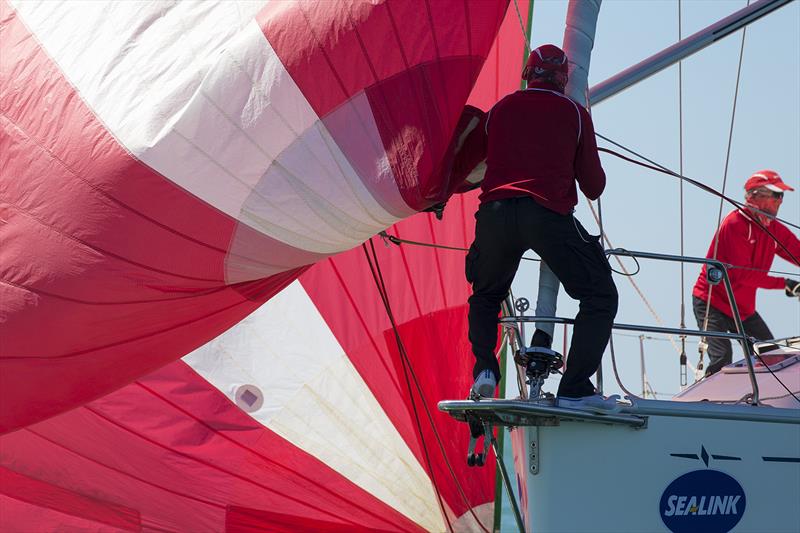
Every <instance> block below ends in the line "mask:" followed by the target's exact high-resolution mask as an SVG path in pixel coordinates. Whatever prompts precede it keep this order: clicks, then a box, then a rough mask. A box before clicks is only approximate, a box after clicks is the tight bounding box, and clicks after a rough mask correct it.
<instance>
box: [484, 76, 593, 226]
mask: <svg viewBox="0 0 800 533" xmlns="http://www.w3.org/2000/svg"><path fill="white" fill-rule="evenodd" d="M552 87H553V86H552V85H549V84H538V85H536V86H535V87H532V88H528V89H525V90H522V91H517V92H515V93H511V94H509V95H507V96H506V97H504V98H503V99H502V100H500V101H499V102H497V104H495V106H494V107H493V108H492V110H491V111H490V112H489V118H488V121H487V127H486V129H487V132H488V135H489V141H488V148H487V157H486V166H487V169H486V177H485V178H484V180H483V183H482V184H481V188H482V189H483V193H482V194H481V196H480V201H481V202H489V201H492V200H499V199H501V198H509V197H511V196H520V195H524V194H529V195H531V196H533V197H534V198H535V199H536V201H537V202H539V203H540V204H542V205H543V206H545V207H547V208H549V209H552V210H553V211H556V212H558V213H561V214H564V215H565V214H567V213H570V212H571V211H572V209H573V208H574V207H575V204H577V203H578V194H577V190H576V187H575V182H576V180H577V183H578V185H580V188H581V191H583V193H584V194H585V195H586V196H588V197H589V198H590V199H592V200H595V199H597V198H598V197H599V196H600V194H601V193H602V192H603V189H604V188H605V185H606V175H605V173H604V172H603V167H602V166H601V165H600V157H599V156H598V153H597V144H596V142H595V138H594V126H593V124H592V118H591V116H589V113H588V112H587V111H586V110H585V109H584V108H583V107H582V106H580V105H578V104H577V103H575V102H574V101H572V100H571V99H569V98H567V97H566V96H564V95H563V94H561V93H559V92H557V91H555V90H552V89H551V88H552Z"/></svg>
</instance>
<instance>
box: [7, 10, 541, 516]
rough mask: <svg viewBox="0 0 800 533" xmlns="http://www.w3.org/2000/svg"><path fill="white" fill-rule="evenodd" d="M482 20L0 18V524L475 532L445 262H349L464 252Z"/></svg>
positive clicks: (36, 14)
mask: <svg viewBox="0 0 800 533" xmlns="http://www.w3.org/2000/svg"><path fill="white" fill-rule="evenodd" d="M520 4H521V6H520V7H521V8H522V9H523V10H524V11H523V13H525V12H527V9H528V6H527V2H521V3H520ZM506 7H507V1H506V0H498V1H486V2H462V1H458V2H456V1H436V2H432V1H427V2H399V1H386V2H355V1H354V2H265V1H254V2H234V1H221V2H199V3H188V2H148V3H145V2H100V1H95V2H53V1H44V2H29V1H12V2H8V1H7V0H0V46H1V47H2V53H1V54H0V79H2V86H0V112H1V114H0V121H1V122H2V127H1V128H0V165H2V166H0V171H2V175H1V176H0V240H1V241H2V248H0V328H1V329H0V332H1V334H2V338H1V339H0V431H2V432H7V434H6V435H5V436H3V437H2V438H0V506H1V507H2V509H3V512H0V529H3V530H10V531H17V530H26V531H27V530H31V529H26V528H31V527H33V530H37V529H36V528H40V529H41V530H48V531H50V530H57V529H63V528H66V529H69V528H73V529H77V530H97V531H105V530H132V531H138V530H169V531H222V530H228V531H246V530H253V531H255V530H264V529H265V528H266V529H268V530H271V531H360V530H364V531H366V530H387V531H396V530H419V529H427V530H433V531H443V530H447V529H451V528H452V529H456V530H458V529H467V530H470V529H473V530H480V529H481V528H480V526H479V525H478V523H477V522H476V517H478V518H480V521H481V522H483V524H484V527H488V526H490V524H491V503H492V501H493V499H494V487H493V480H494V468H493V467H491V466H490V467H487V468H484V469H473V470H474V471H472V472H468V471H467V467H466V464H465V461H464V453H465V450H466V443H467V434H466V431H465V430H464V428H461V427H459V426H458V425H457V424H456V423H455V422H454V421H452V420H448V418H449V417H445V416H444V415H440V414H439V413H438V411H436V409H435V405H436V402H437V401H438V400H440V399H444V398H453V397H460V396H463V395H464V394H465V391H466V390H467V389H468V386H469V382H470V370H469V369H470V368H471V355H470V351H469V346H468V343H467V340H466V298H467V296H468V293H469V288H468V285H467V284H466V281H465V280H464V276H463V253H459V252H457V251H455V252H454V251H451V250H444V249H433V248H422V247H410V246H407V245H403V246H400V247H397V246H394V245H392V246H391V247H385V246H384V245H383V243H381V242H380V241H378V242H376V243H375V256H372V257H371V258H370V260H368V259H367V257H368V256H367V254H366V253H365V252H369V253H370V254H371V247H370V246H367V247H365V248H363V249H362V247H360V246H359V245H360V244H361V243H362V242H364V241H366V240H367V239H370V237H372V236H373V235H375V234H376V233H378V232H379V231H381V230H383V229H385V228H387V227H389V226H391V225H392V224H395V223H397V224H396V225H395V226H393V227H392V228H391V229H390V230H389V232H390V233H392V234H395V235H398V236H399V237H401V238H408V239H412V240H418V241H424V242H428V243H438V244H444V245H447V246H455V247H462V248H463V247H466V246H468V244H469V242H470V241H471V239H472V231H473V224H472V220H471V219H472V213H473V212H474V210H475V207H476V197H475V195H474V194H468V195H464V196H456V197H454V198H453V199H452V200H451V201H450V202H449V204H448V207H447V210H446V212H445V218H444V220H443V221H437V220H435V219H434V218H433V217H432V216H431V215H430V214H419V215H416V216H413V217H411V218H409V219H407V220H403V219H406V217H408V216H409V215H412V214H414V213H416V212H417V211H419V210H422V209H424V208H427V207H429V206H431V205H433V204H436V203H438V202H440V201H443V200H445V199H447V198H448V197H449V196H450V194H451V193H452V191H453V190H454V189H455V187H457V186H458V185H459V184H458V183H450V182H449V181H448V178H449V176H450V173H449V170H450V169H449V167H448V165H449V164H450V163H449V161H451V159H452V150H453V145H454V138H453V134H454V131H455V130H456V126H457V123H458V121H459V117H460V116H461V112H462V109H463V107H464V105H465V103H468V102H469V103H471V104H473V105H476V106H478V107H481V108H483V109H488V107H489V106H491V104H492V103H493V102H494V101H496V100H497V99H498V98H499V97H500V96H502V94H504V93H505V92H508V91H510V90H513V89H514V88H515V87H516V86H517V84H518V80H519V77H518V76H519V69H520V65H521V64H522V61H523V57H522V55H523V54H522V53H523V50H524V49H523V44H522V31H521V29H520V22H519V20H518V18H517V14H516V13H515V11H514V9H510V10H509V12H508V14H506ZM504 17H505V22H503V18H504ZM501 23H502V26H501ZM487 58H488V59H487ZM479 74H480V78H479ZM476 80H477V82H476ZM354 247H356V248H354ZM348 250H349V251H348ZM314 263H316V264H314ZM370 263H372V267H373V269H374V268H380V272H379V279H380V278H381V277H382V278H383V285H384V286H385V296H386V298H387V300H388V303H389V307H390V310H391V312H392V314H393V317H394V319H395V323H396V325H397V335H396V334H395V329H394V328H393V327H392V324H391V322H390V319H389V315H388V312H387V309H386V307H385V305H384V303H383V301H382V299H381V294H380V292H379V289H378V286H379V285H380V282H377V283H376V280H375V278H374V277H373V274H372V270H371V268H370ZM312 264H313V265H314V266H310V265H312ZM298 276H299V277H298ZM240 321H241V323H240V324H239V325H238V326H236V327H234V328H233V329H231V330H230V331H228V332H227V333H224V334H222V335H221V336H220V334H221V333H223V332H225V331H226V330H228V329H229V328H231V327H232V326H234V324H237V323H239V322H240ZM398 337H399V338H400V342H398ZM211 339H214V340H211ZM209 341H211V342H209ZM189 352H191V353H190V354H189V355H188V356H186V357H185V358H184V359H183V360H178V359H179V358H180V357H182V356H184V355H185V354H187V353H189ZM165 365H166V366H165ZM434 428H435V429H434Z"/></svg>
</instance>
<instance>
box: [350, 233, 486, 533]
mask: <svg viewBox="0 0 800 533" xmlns="http://www.w3.org/2000/svg"><path fill="white" fill-rule="evenodd" d="M369 245H370V251H371V253H372V257H370V254H369V252H368V251H367V247H366V243H364V244H362V245H361V246H362V248H363V250H364V254H365V255H366V256H367V262H368V263H369V266H370V271H371V272H372V277H373V280H374V281H375V285H376V287H377V288H378V292H379V294H380V296H381V300H382V301H383V304H384V308H385V310H386V314H387V316H388V318H389V322H390V323H391V325H392V330H393V332H394V336H395V342H396V343H397V348H398V352H399V354H400V358H401V361H402V363H403V373H404V374H405V378H406V385H407V387H408V391H409V395H410V397H411V403H412V408H413V410H414V416H415V418H416V421H417V429H418V430H419V436H420V440H421V441H422V447H423V450H424V451H425V458H426V461H427V463H428V469H429V471H430V473H431V481H433V485H434V488H435V489H436V494H437V497H438V498H439V504H440V506H441V509H442V514H443V515H444V517H445V520H446V521H447V525H448V527H449V529H450V531H451V532H452V531H453V526H452V524H451V523H450V519H449V517H448V516H447V513H446V511H445V509H444V506H443V502H442V500H441V494H440V492H439V489H438V487H437V486H436V483H435V481H434V480H433V477H434V476H433V468H432V464H431V462H430V457H429V455H428V451H427V447H426V445H425V439H424V437H423V435H422V425H421V422H420V421H419V412H418V410H417V407H416V402H415V401H414V394H413V391H412V388H411V380H409V374H410V376H411V378H412V380H413V382H414V385H415V388H416V390H417V394H418V395H419V397H420V400H421V403H422V407H423V410H424V412H425V415H426V417H427V419H428V423H429V424H430V426H431V430H432V431H433V435H434V438H435V439H436V442H437V444H438V445H439V451H440V452H441V454H442V457H443V459H444V462H445V465H446V466H447V469H448V471H449V472H450V475H451V477H452V478H453V482H454V483H455V487H456V490H457V491H458V493H459V495H460V496H461V499H462V501H463V502H464V504H465V505H466V506H467V508H468V509H469V512H470V514H471V515H472V517H473V519H475V522H476V523H477V524H478V526H479V527H480V528H481V529H482V530H483V531H484V533H489V531H488V530H487V529H486V528H485V527H484V525H483V524H482V523H481V521H480V520H479V519H478V516H477V515H476V514H475V511H474V509H473V508H472V505H471V504H470V502H469V500H468V499H467V495H466V494H465V493H464V489H463V487H462V486H461V483H460V482H459V480H458V477H457V476H456V473H455V471H454V470H453V466H452V465H451V464H450V459H449V458H448V457H447V453H446V452H445V449H444V444H443V443H442V439H441V437H440V435H439V431H438V430H437V428H436V425H435V423H434V421H433V416H432V415H431V412H430V409H428V405H427V404H426V402H425V396H424V395H423V392H422V387H421V385H420V384H419V380H418V379H417V375H416V372H414V368H413V367H412V365H411V360H410V359H409V357H408V352H407V351H406V348H405V344H404V343H403V339H402V338H401V336H400V330H399V329H398V327H397V322H396V321H395V318H394V312H393V311H392V307H391V304H390V303H389V293H388V291H387V290H386V284H385V283H384V280H383V273H382V272H381V267H380V263H379V261H378V255H377V252H376V251H375V244H374V242H373V240H372V239H370V240H369ZM373 261H374V266H373Z"/></svg>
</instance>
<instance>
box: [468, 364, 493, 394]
mask: <svg viewBox="0 0 800 533" xmlns="http://www.w3.org/2000/svg"><path fill="white" fill-rule="evenodd" d="M496 388H497V380H496V379H495V377H494V372H492V371H491V370H484V371H482V372H481V373H480V374H478V377H477V378H475V383H474V384H473V385H472V394H473V395H476V396H480V397H482V398H494V391H495V389H496Z"/></svg>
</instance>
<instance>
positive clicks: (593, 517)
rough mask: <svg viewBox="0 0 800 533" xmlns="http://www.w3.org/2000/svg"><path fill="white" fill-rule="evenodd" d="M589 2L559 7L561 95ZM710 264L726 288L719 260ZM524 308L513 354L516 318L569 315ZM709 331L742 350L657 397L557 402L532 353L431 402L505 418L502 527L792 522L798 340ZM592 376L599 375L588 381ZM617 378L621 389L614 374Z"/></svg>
mask: <svg viewBox="0 0 800 533" xmlns="http://www.w3.org/2000/svg"><path fill="white" fill-rule="evenodd" d="M785 3H786V2H770V1H768V0H765V1H761V2H755V3H753V4H752V5H749V6H747V7H745V8H744V9H741V10H740V11H737V12H736V13H734V14H732V15H730V16H729V17H726V18H725V19H722V20H720V21H719V22H717V23H716V24H713V25H712V26H710V27H708V28H706V29H704V30H701V31H699V32H697V33H696V34H693V35H691V36H690V37H687V38H686V39H683V40H681V41H680V42H678V43H676V44H675V45H673V46H671V47H670V48H668V49H666V50H664V51H662V52H660V53H658V54H655V55H654V56H652V57H650V58H648V59H646V60H644V61H642V62H641V63H639V64H637V65H635V66H633V67H631V68H629V69H627V70H625V71H623V72H622V73H620V74H619V75H617V76H614V77H612V78H610V79H609V80H607V81H606V82H604V83H601V84H599V85H598V86H596V87H593V88H592V89H591V91H589V95H590V101H591V102H592V103H593V104H597V103H598V102H599V101H602V100H603V99H605V98H607V97H608V96H610V95H613V94H616V93H617V92H619V91H621V90H624V89H625V88H627V87H629V86H631V85H633V84H634V83H636V82H638V81H640V80H642V79H644V78H646V77H648V76H650V75H652V74H654V73H655V72H658V71H660V70H661V69H663V68H665V67H667V66H669V65H672V64H674V63H675V62H677V61H679V60H681V59H683V58H686V57H688V56H689V55H691V54H692V53H694V52H696V51H698V50H700V49H702V48H703V47H705V46H707V45H708V44H711V43H712V42H714V41H716V40H719V39H721V38H722V37H724V36H725V35H728V34H730V33H731V32H733V31H736V30H737V29H740V28H742V27H744V26H746V25H747V24H749V23H750V22H752V21H754V20H757V19H758V18H760V17H761V16H764V15H765V14H767V13H769V12H771V11H772V10H774V9H777V8H779V7H781V6H782V5H784V4H785ZM599 4H600V3H599V2H596V3H595V2H570V6H569V11H568V15H567V32H566V34H565V41H564V47H565V50H566V51H567V53H568V55H569V56H570V58H575V59H576V60H577V61H578V62H581V65H579V66H577V69H576V70H579V71H581V72H582V73H583V75H582V76H581V78H582V80H583V84H584V85H583V87H582V88H580V87H579V88H578V89H577V90H575V87H574V86H573V93H572V95H571V96H573V97H574V98H576V99H581V96H582V93H583V94H585V92H584V91H586V85H585V84H586V75H585V73H586V71H588V63H589V52H590V51H591V47H592V45H593V42H592V40H593V36H594V25H595V22H596V20H597V14H598V10H599V7H600V5H599ZM574 35H578V36H579V38H578V39H575V38H574ZM576 45H577V46H578V48H579V49H577V50H576V49H575V47H576ZM578 79H580V78H578ZM574 80H575V77H573V80H572V82H573V83H574ZM568 90H569V89H568ZM601 229H602V227H601ZM609 252H610V253H611V254H612V255H615V254H616V255H627V256H635V257H638V258H640V259H642V260H660V261H669V262H680V263H689V264H698V263H703V262H705V263H709V262H711V263H713V261H710V260H706V259H701V258H692V257H685V256H673V255H665V254H653V253H644V252H642V253H640V252H629V251H624V250H610V251H609ZM712 266H713V265H712ZM716 266H717V267H718V268H719V271H720V273H724V276H722V277H723V278H724V279H722V280H721V281H722V282H723V283H725V284H727V285H728V289H729V290H730V285H729V283H728V281H727V273H726V272H725V265H721V264H717V265H716ZM729 294H730V293H729ZM551 297H552V295H551ZM539 298H540V299H541V298H542V296H541V294H540V296H539ZM548 308H554V306H551V307H548V306H547V305H545V306H542V305H541V304H540V305H538V306H537V313H536V314H537V315H538V314H539V312H540V310H541V309H548ZM525 310H527V305H526V304H525V302H520V301H513V300H511V299H509V301H508V302H507V305H506V306H504V312H505V314H506V317H505V318H503V319H501V322H502V323H503V324H504V326H505V331H506V333H508V336H507V338H508V340H509V341H510V345H511V348H512V350H515V351H516V350H518V349H519V348H520V347H521V346H524V339H525V334H524V326H525V324H526V323H532V322H538V325H541V324H542V323H545V322H550V323H553V322H558V323H565V324H566V323H569V322H570V320H568V319H562V318H553V317H542V316H537V317H533V316H525V315H524V311H525ZM519 311H522V312H523V314H520V313H519ZM737 313H738V311H737ZM615 330H616V331H635V332H638V333H639V335H640V342H642V339H643V338H644V336H643V334H645V333H657V334H665V335H673V336H675V337H676V338H683V339H685V338H686V336H687V335H693V334H694V335H696V336H702V335H703V332H700V331H697V330H694V331H693V330H690V329H686V328H685V327H682V328H669V327H664V326H661V325H659V326H646V325H636V324H615ZM739 331H740V332H741V331H742V328H741V322H740V328H739ZM706 335H707V336H713V335H715V334H714V333H706ZM719 336H727V337H730V338H733V339H739V340H740V342H742V344H743V346H747V347H751V348H752V353H751V354H749V355H747V356H746V357H745V358H744V359H742V360H740V361H736V362H734V363H733V364H731V365H728V366H727V367H725V368H723V370H722V371H720V372H718V373H717V374H715V375H713V376H711V377H709V378H707V379H703V380H701V381H698V382H696V383H695V384H694V385H692V386H690V387H688V388H685V389H684V390H683V391H681V392H680V393H679V394H677V395H675V396H674V397H673V398H671V399H668V400H655V399H645V398H643V397H639V396H637V395H634V394H632V393H630V394H629V395H628V396H627V398H626V399H625V400H623V401H620V402H618V404H617V408H616V409H615V410H613V411H577V410H571V409H564V408H560V407H556V406H555V405H554V402H553V399H552V395H546V394H541V386H542V383H543V381H544V378H546V377H547V375H548V374H549V373H550V372H551V369H550V368H549V367H548V366H547V364H548V363H549V362H548V361H544V362H542V361H540V365H543V366H540V367H539V368H538V369H537V371H534V372H530V371H529V372H528V374H527V375H525V369H524V368H522V367H520V366H519V365H517V371H518V376H517V384H518V385H519V389H518V390H517V388H516V387H513V386H511V388H513V389H514V391H513V393H508V394H507V395H508V396H512V395H515V394H516V393H517V392H519V396H518V397H517V398H515V399H499V400H480V401H477V402H476V401H472V400H468V401H448V402H441V403H440V406H439V407H440V409H442V410H443V411H445V412H448V413H450V414H451V415H453V416H454V417H456V418H458V419H461V420H468V421H472V423H473V424H475V423H485V424H487V425H488V426H491V425H499V426H504V427H508V428H510V431H509V435H510V439H511V442H512V447H513V462H514V465H513V472H512V471H511V468H510V466H509V468H508V469H507V471H506V473H507V476H508V479H507V480H506V481H507V483H506V486H507V487H508V488H509V489H511V488H512V487H513V488H514V489H516V490H515V491H514V492H515V494H516V495H515V500H514V502H513V504H514V505H513V506H514V507H515V514H516V524H512V525H506V527H505V528H503V530H504V531H505V530H508V531H513V530H516V529H517V528H518V529H519V530H525V531H530V532H538V531H546V532H556V531H559V532H560V531H563V532H577V531H615V532H616V531H630V532H641V531H672V532H674V533H678V532H685V531H686V532H688V531H703V532H718V531H719V532H727V531H753V532H755V531H759V532H761V531H785V532H791V531H798V530H800V512H798V508H797V502H798V501H800V399H798V397H799V396H800V339H798V338H796V337H794V338H787V339H778V340H775V341H772V342H768V343H759V344H755V346H753V345H752V344H751V343H750V341H749V340H748V339H747V338H746V337H743V336H742V335H734V334H719ZM748 351H750V350H748ZM746 353H747V352H746ZM613 355H615V354H614V352H613V345H612V356H613ZM567 364H568V362H567ZM554 366H555V365H554ZM615 366H616V362H615ZM529 368H530V367H529ZM615 370H616V368H615ZM615 373H616V372H615ZM617 377H618V376H617ZM602 380H603V377H602V375H598V381H599V383H598V384H599V387H601V390H602ZM618 386H619V387H621V388H622V390H624V391H626V392H628V391H627V389H625V385H624V384H622V383H619V384H618ZM529 387H530V389H529ZM644 387H645V385H643V389H644ZM643 396H644V391H643ZM512 478H515V479H512Z"/></svg>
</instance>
